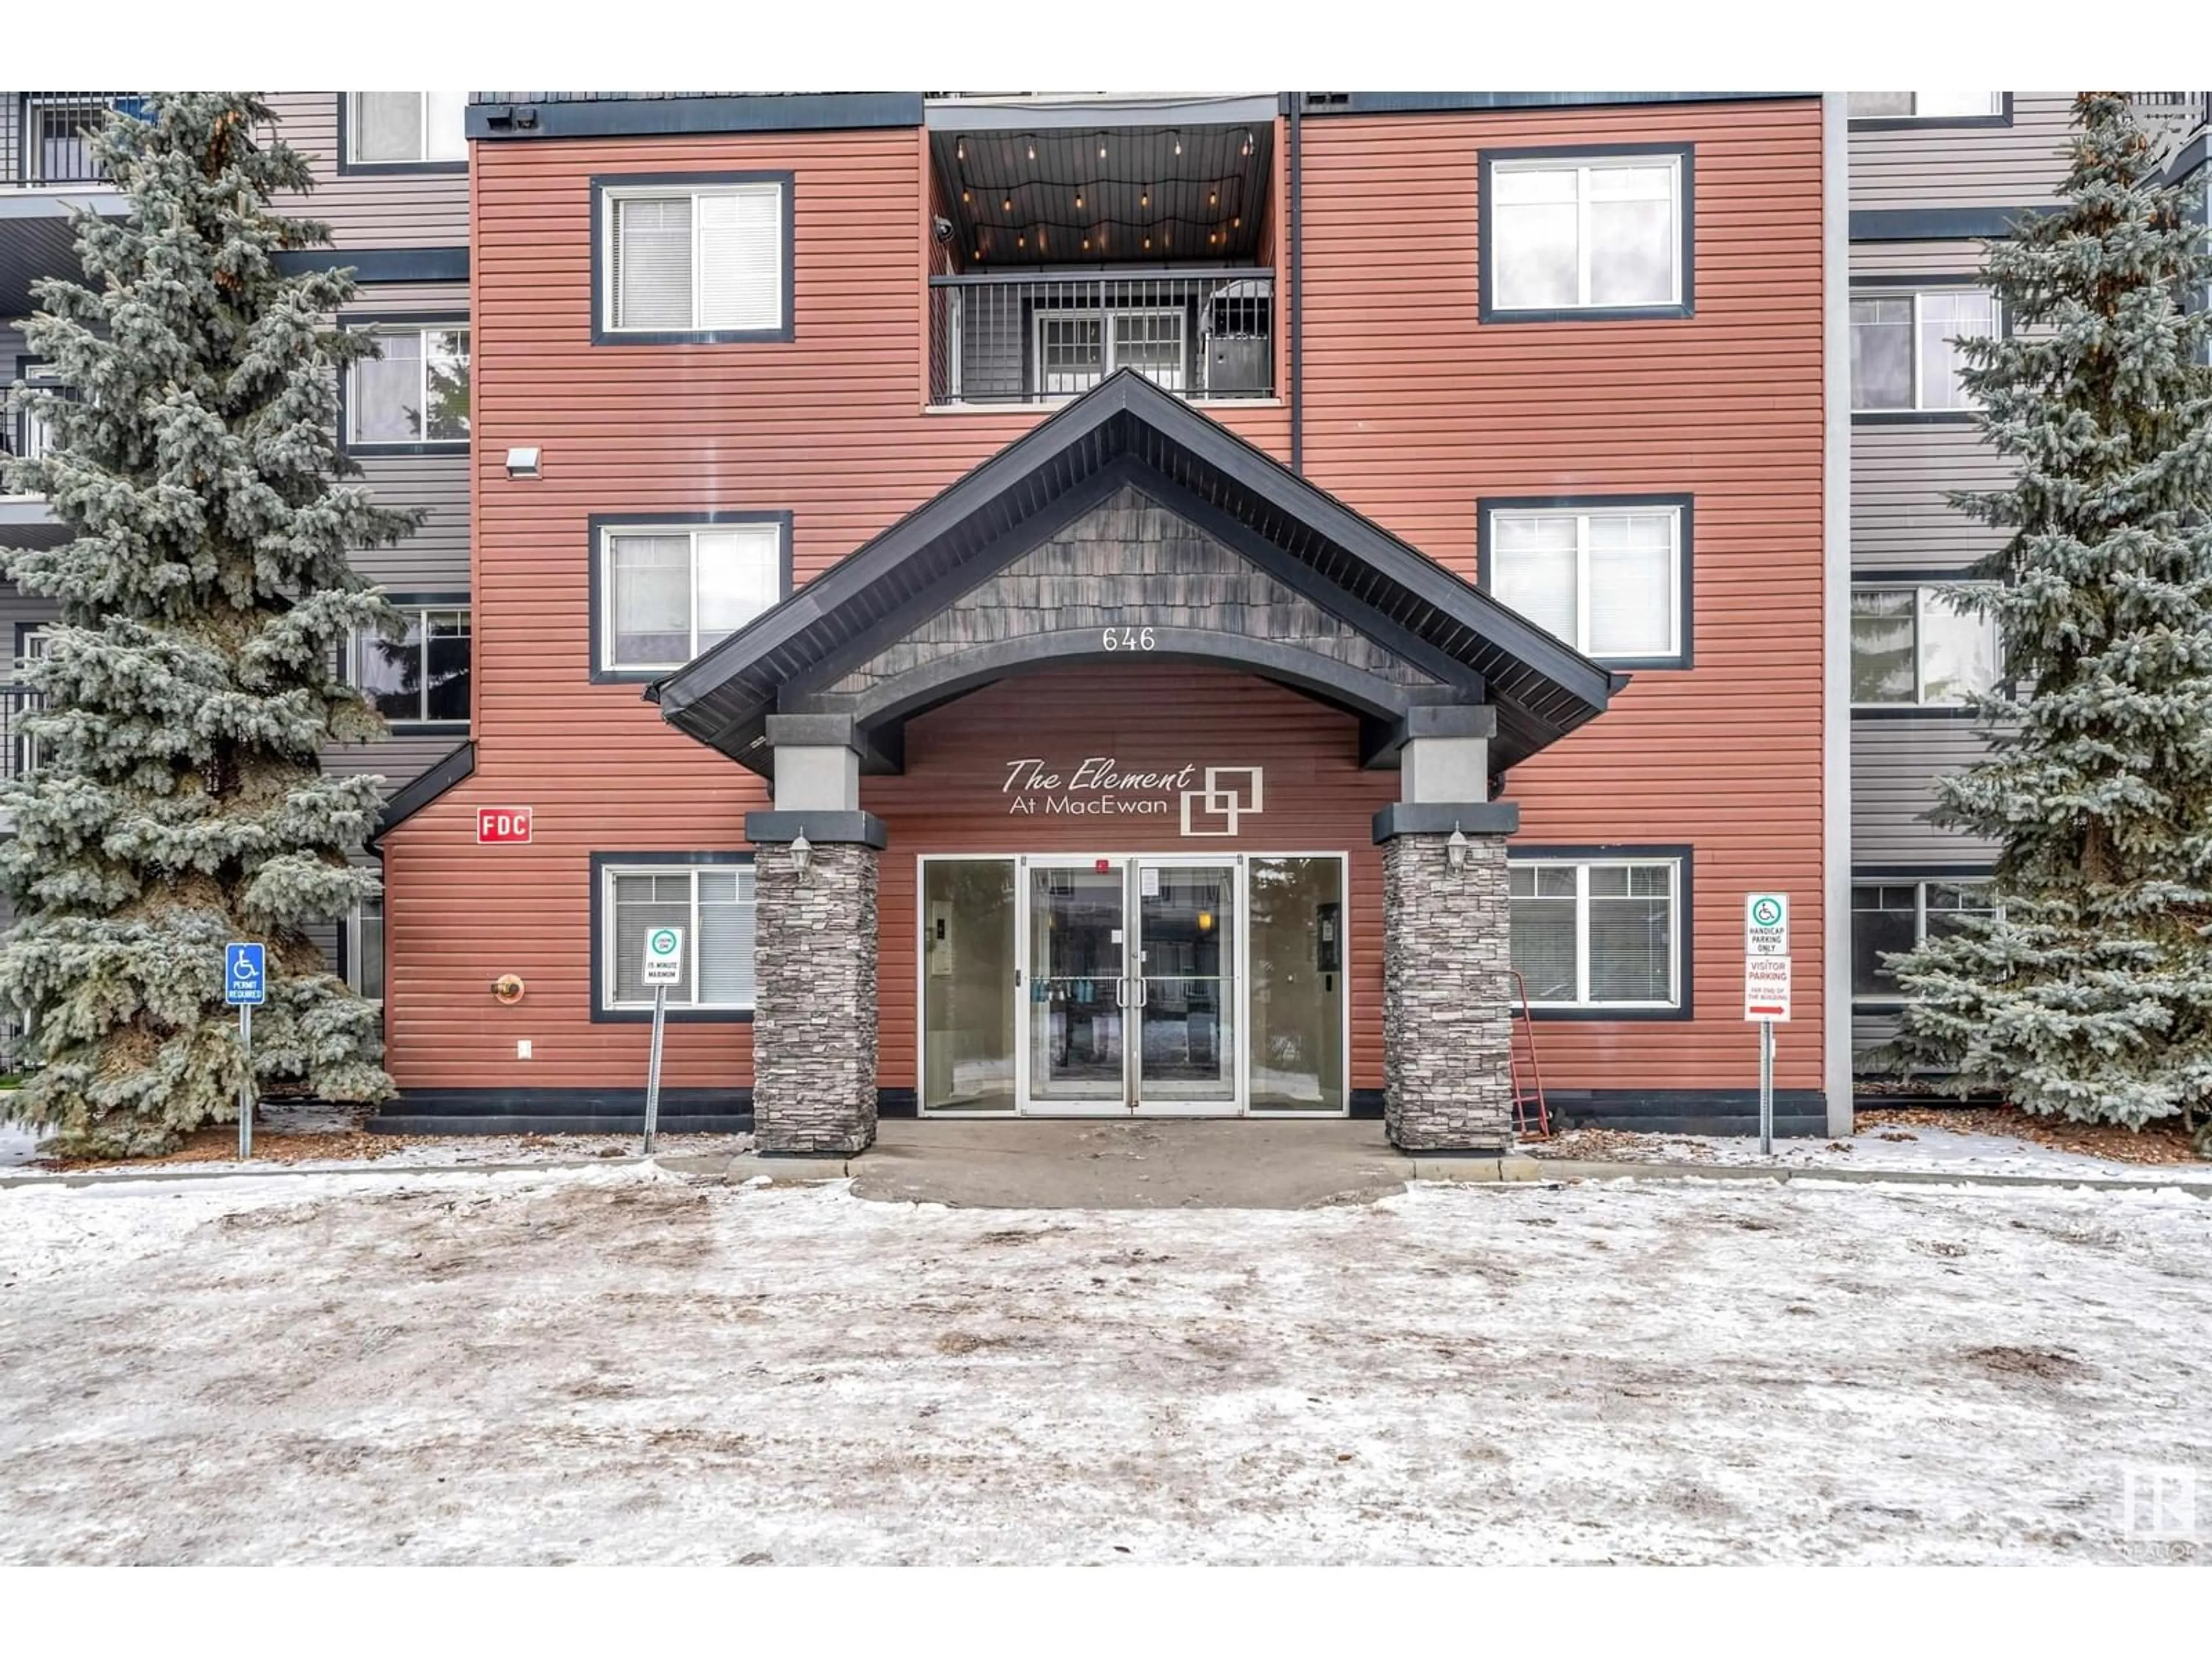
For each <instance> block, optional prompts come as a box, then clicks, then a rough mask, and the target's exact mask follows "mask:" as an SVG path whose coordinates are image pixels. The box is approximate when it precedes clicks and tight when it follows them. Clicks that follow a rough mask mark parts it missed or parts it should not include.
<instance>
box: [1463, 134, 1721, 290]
mask: <svg viewBox="0 0 2212 1659" xmlns="http://www.w3.org/2000/svg"><path fill="white" fill-rule="evenodd" d="M1579 155H1604V156H1620V155H1651V156H1668V155H1671V156H1674V158H1676V159H1677V160H1678V161H1680V162H1681V164H1682V200H1681V225H1680V231H1681V239H1682V240H1681V269H1682V297H1681V299H1680V301H1677V302H1676V303H1674V304H1673V305H1667V306H1574V307H1566V308H1565V309H1561V310H1556V311H1546V310H1536V311H1506V310H1503V309H1501V308H1500V307H1499V306H1498V302H1497V301H1496V299H1495V298H1494V297H1493V296H1492V271H1493V261H1492V258H1491V252H1492V249H1494V248H1495V247H1496V246H1498V240H1497V238H1496V237H1495V236H1494V235H1493V234H1492V229H1491V203H1492V198H1493V197H1494V196H1495V194H1496V192H1495V191H1492V188H1491V175H1492V169H1493V168H1494V167H1496V166H1497V164H1498V162H1500V161H1565V160H1568V159H1571V158H1572V157H1575V156H1579ZM1479 161H1480V176H1479V178H1478V179H1477V183H1476V189H1475V199H1474V211H1475V221H1476V223H1475V263H1476V265H1477V267H1478V270H1477V274H1476V288H1477V295H1476V300H1477V313H1478V315H1479V316H1480V319H1481V320H1482V321H1483V322H1485V323H1629V322H1665V321H1668V320H1670V319H1681V318H1685V317H1694V316H1696V315H1697V314H1698V266H1697V252H1698V211H1697V199H1698V192H1697V170H1698V168H1697V161H1698V147H1697V146H1696V145H1695V144H1537V145H1528V146H1522V147H1516V148H1512V149H1484V150H1483V151H1482V152H1481V154H1480V157H1479Z"/></svg>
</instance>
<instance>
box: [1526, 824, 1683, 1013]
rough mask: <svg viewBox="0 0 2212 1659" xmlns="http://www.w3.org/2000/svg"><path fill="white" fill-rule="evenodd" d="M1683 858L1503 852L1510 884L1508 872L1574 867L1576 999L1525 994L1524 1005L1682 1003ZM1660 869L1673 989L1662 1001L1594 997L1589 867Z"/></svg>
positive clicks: (1655, 1007) (1649, 1006)
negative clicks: (1529, 855) (1515, 854)
mask: <svg viewBox="0 0 2212 1659" xmlns="http://www.w3.org/2000/svg"><path fill="white" fill-rule="evenodd" d="M1682 863H1683V860H1680V859H1679V858H1623V859H1516V858H1513V857H1511V856H1510V855H1509V856H1508V858H1507V860H1506V866H1505V867H1506V872H1507V880H1508V882H1509V884H1510V880H1511V874H1512V872H1513V871H1515V870H1517V869H1528V870H1559V869H1567V870H1572V871H1573V872H1575V999H1574V1000H1573V1001H1571V1002H1559V1001H1553V1002H1543V1001H1539V1000H1536V999H1534V998H1533V997H1532V998H1531V999H1529V1002H1528V1006H1529V1007H1530V1008H1531V1009H1532V1010H1533V1009H1538V1008H1564V1009H1614V1008H1617V1009H1620V1010H1622V1011H1623V1012H1666V1011H1668V1010H1673V1009H1679V1008H1680V1006H1682V945H1683V927H1682ZM1655 867H1657V868H1663V869H1665V870H1666V871H1667V872H1668V877H1667V937H1668V941H1669V942H1670V944H1671V945H1672V946H1673V950H1672V953H1671V954H1672V958H1673V959H1672V960H1671V961H1670V962H1669V963H1668V980H1669V981H1670V982H1671V983H1672V984H1673V986H1674V995H1672V996H1671V997H1668V998H1667V999H1666V1000H1663V1001H1657V1002H1652V1001H1637V1002H1599V1001H1596V1000H1594V999H1592V997H1591V996H1590V951H1589V918H1590V890H1589V874H1590V872H1591V871H1592V870H1595V869H1599V868H1604V869H1608V870H1611V869H1651V868H1655ZM1512 904H1513V901H1512V899H1511V897H1510V895H1509V896H1508V897H1507V899H1506V916H1507V923H1506V925H1507V927H1509V928H1510V927H1511V925H1512V921H1511V918H1512Z"/></svg>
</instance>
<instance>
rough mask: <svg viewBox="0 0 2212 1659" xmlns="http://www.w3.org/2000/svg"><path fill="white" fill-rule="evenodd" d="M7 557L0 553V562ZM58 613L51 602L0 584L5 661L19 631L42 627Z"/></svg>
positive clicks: (1, 644)
mask: <svg viewBox="0 0 2212 1659" xmlns="http://www.w3.org/2000/svg"><path fill="white" fill-rule="evenodd" d="M6 557H7V555H6V552H5V550H0V561H4V560H5V558H6ZM57 611H58V606H57V605H55V604H54V602H53V601H52V599H40V598H39V597H38V596H37V595H36V594H33V593H26V592H23V590H22V589H21V588H20V587H18V586H15V583H14V582H13V581H12V580H8V581H0V652H4V653H5V654H6V656H7V659H8V660H9V662H10V663H13V662H14V660H15V641H16V640H17V639H18V638H19V637H21V633H22V630H23V629H27V628H40V627H43V626H45V624H46V623H50V622H52V620H53V619H54V617H55V615H56V612H57ZM0 678H14V676H13V673H12V671H11V672H10V673H9V674H8V675H5V676H0Z"/></svg>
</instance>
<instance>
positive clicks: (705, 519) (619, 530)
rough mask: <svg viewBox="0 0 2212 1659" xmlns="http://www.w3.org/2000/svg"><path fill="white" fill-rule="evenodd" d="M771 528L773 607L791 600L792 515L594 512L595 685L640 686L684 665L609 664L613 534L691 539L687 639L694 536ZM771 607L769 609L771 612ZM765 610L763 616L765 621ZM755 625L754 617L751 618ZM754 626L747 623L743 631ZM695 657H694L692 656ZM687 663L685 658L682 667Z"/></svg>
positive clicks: (695, 613) (694, 629)
mask: <svg viewBox="0 0 2212 1659" xmlns="http://www.w3.org/2000/svg"><path fill="white" fill-rule="evenodd" d="M745 524H773V525H775V526H776V597H775V605H781V604H782V603H783V602H784V601H785V600H786V599H789V598H790V597H791V588H792V549H791V542H792V534H791V532H792V515H791V513H789V512H788V511H787V510H785V511H740V510H735V509H731V510H724V509H715V510H712V511H708V512H704V513H593V514H592V516H591V519H590V520H589V523H588V531H589V534H590V537H591V553H590V572H591V582H592V592H591V630H590V635H591V652H592V657H591V678H592V684H599V685H644V684H651V683H652V682H653V681H654V680H661V679H665V678H668V676H669V675H671V674H672V673H674V672H675V671H677V670H678V668H681V667H683V666H684V664H683V663H675V664H672V665H665V666H660V667H652V668H644V667H637V666H622V667H617V666H613V665H611V664H610V662H609V660H608V656H609V653H611V651H612V650H613V648H614V604H613V599H614V596H613V593H612V591H611V584H612V582H613V580H614V561H613V560H612V559H611V558H610V557H609V556H608V548H607V543H608V538H609V537H610V536H611V535H617V534H630V535H635V534H640V533H647V532H653V531H664V532H669V533H671V534H676V533H682V532H690V533H691V534H692V537H693V539H692V553H691V568H692V579H691V587H692V603H691V637H692V638H693V639H694V640H696V639H697V638H698V636H699V609H698V566H699V554H698V540H697V535H696V532H699V531H701V530H711V529H714V528H715V527H716V526H728V525H745ZM773 608H774V606H773V605H771V607H770V609H773ZM766 614H767V612H765V611H763V613H762V615H763V616H765V615H766ZM755 620H756V621H757V620H758V618H755ZM751 625H752V624H751V623H746V624H745V626H746V627H748V628H750V626H751ZM694 655H696V653H694ZM684 660H685V661H686V662H688V661H690V658H686V659H684Z"/></svg>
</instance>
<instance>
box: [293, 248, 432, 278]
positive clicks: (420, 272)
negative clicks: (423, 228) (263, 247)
mask: <svg viewBox="0 0 2212 1659" xmlns="http://www.w3.org/2000/svg"><path fill="white" fill-rule="evenodd" d="M276 269H277V270H278V271H279V272H280V273H282V274H283V275H284V276H304V275H306V274H307V273H308V272H310V271H317V270H351V271H352V272H353V279H354V281H356V283H465V282H467V281H468V280H469V251H468V249H467V248H465V247H349V248H322V247H315V248H289V249H287V250H285V251H284V252H282V253H279V254H278V255H277V256H276Z"/></svg>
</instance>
